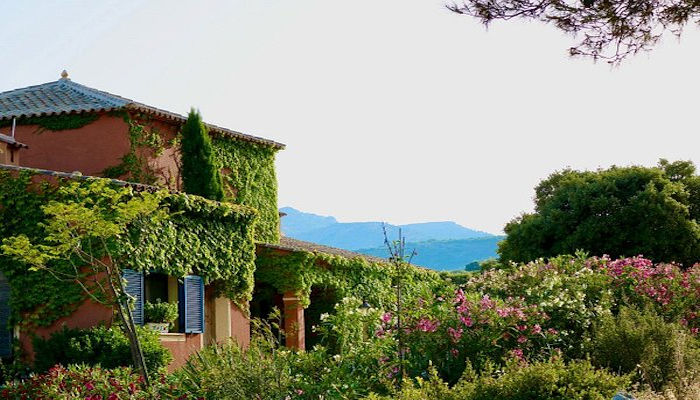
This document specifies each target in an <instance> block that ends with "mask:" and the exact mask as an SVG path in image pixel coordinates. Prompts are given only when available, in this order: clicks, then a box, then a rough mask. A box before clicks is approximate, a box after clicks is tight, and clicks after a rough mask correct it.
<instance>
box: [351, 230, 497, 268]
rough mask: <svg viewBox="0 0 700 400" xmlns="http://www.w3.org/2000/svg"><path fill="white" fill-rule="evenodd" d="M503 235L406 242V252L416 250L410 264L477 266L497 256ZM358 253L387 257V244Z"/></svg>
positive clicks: (439, 266)
mask: <svg viewBox="0 0 700 400" xmlns="http://www.w3.org/2000/svg"><path fill="white" fill-rule="evenodd" d="M504 238H505V236H491V237H485V238H475V239H460V240H429V241H426V242H418V243H406V251H407V252H410V251H412V250H414V249H415V250H416V252H417V253H418V254H416V255H415V256H414V257H413V260H412V262H413V264H416V265H420V266H422V267H427V268H432V269H435V270H439V271H452V270H464V269H465V267H467V266H468V265H469V264H471V265H469V269H478V265H477V264H476V263H475V262H478V261H483V260H486V259H489V258H494V257H496V256H497V255H496V249H497V248H498V246H497V244H498V242H500V241H501V240H503V239H504ZM355 251H356V252H358V253H362V254H368V255H371V256H376V257H386V256H387V249H386V247H376V248H371V249H357V250H355Z"/></svg>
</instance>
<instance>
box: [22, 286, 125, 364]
mask: <svg viewBox="0 0 700 400" xmlns="http://www.w3.org/2000/svg"><path fill="white" fill-rule="evenodd" d="M112 315H113V314H112V310H111V308H108V307H105V306H103V305H101V304H98V303H95V302H93V301H92V300H89V299H88V300H86V301H84V302H83V304H81V305H80V306H79V307H78V309H77V310H76V311H75V312H74V313H73V314H71V315H69V316H67V317H62V318H60V319H58V320H56V322H54V323H53V324H52V325H51V326H46V327H38V328H34V329H31V330H26V329H22V330H20V333H19V342H20V345H21V346H22V349H23V351H24V352H25V356H26V359H27V361H29V362H32V361H34V345H33V344H32V339H33V338H34V337H37V336H38V337H41V338H44V339H45V338H47V337H49V336H51V334H52V333H54V332H56V331H60V330H61V329H63V327H64V326H65V327H67V328H74V329H75V328H78V329H87V328H91V327H93V326H97V325H100V324H106V325H107V326H111V324H112Z"/></svg>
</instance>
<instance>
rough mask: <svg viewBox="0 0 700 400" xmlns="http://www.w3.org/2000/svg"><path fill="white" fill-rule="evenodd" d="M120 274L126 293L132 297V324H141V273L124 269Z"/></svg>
mask: <svg viewBox="0 0 700 400" xmlns="http://www.w3.org/2000/svg"><path fill="white" fill-rule="evenodd" d="M122 276H123V277H124V280H126V286H125V289H126V294H128V295H129V297H131V298H132V299H133V302H134V303H133V304H134V308H133V310H131V316H132V318H133V319H134V324H136V325H143V297H144V295H143V273H141V272H138V271H134V270H131V269H125V270H124V272H123V274H122Z"/></svg>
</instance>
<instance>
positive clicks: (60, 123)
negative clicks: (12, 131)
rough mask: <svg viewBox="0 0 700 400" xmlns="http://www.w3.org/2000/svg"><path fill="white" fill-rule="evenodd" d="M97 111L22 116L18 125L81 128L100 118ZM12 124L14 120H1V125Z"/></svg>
mask: <svg viewBox="0 0 700 400" xmlns="http://www.w3.org/2000/svg"><path fill="white" fill-rule="evenodd" d="M99 116H100V115H99V114H97V113H81V114H58V115H46V116H41V117H21V118H17V121H16V122H17V125H39V127H40V131H44V130H49V131H64V130H68V129H80V128H82V127H83V126H85V125H89V124H91V123H93V122H95V121H96V120H97V118H99ZM7 126H12V120H11V119H6V120H2V121H0V127H7Z"/></svg>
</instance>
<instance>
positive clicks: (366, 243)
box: [280, 207, 503, 270]
mask: <svg viewBox="0 0 700 400" xmlns="http://www.w3.org/2000/svg"><path fill="white" fill-rule="evenodd" d="M280 211H281V212H283V213H285V214H286V216H285V217H283V218H282V232H283V233H284V235H286V236H288V237H291V238H294V239H299V240H306V241H309V242H314V243H319V244H323V245H326V246H332V247H338V248H341V249H346V250H352V251H356V252H358V253H363V254H368V255H373V256H378V257H386V256H387V254H388V253H387V249H386V247H385V245H384V232H383V228H382V227H383V226H385V227H386V231H387V235H388V236H389V240H394V239H396V238H397V237H398V233H399V229H400V230H401V233H402V235H403V236H404V237H405V238H406V241H407V242H408V243H407V245H406V249H407V251H410V250H414V249H415V250H416V252H417V253H418V254H417V255H416V256H415V257H414V258H413V263H414V264H416V265H421V266H425V267H429V268H433V269H436V270H455V269H465V267H466V266H467V265H468V264H471V263H473V262H475V261H481V260H485V259H488V258H493V257H496V248H497V245H496V244H497V243H498V242H499V241H501V240H502V239H503V236H496V235H492V234H490V233H487V232H482V231H478V230H474V229H470V228H467V227H464V226H461V225H459V224H457V223H455V222H452V221H442V222H425V223H416V224H406V225H391V224H383V223H382V222H338V220H336V219H335V218H334V217H332V216H321V215H316V214H312V213H306V212H302V211H299V210H296V209H294V208H291V207H283V208H281V209H280ZM471 267H473V265H472V266H471Z"/></svg>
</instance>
